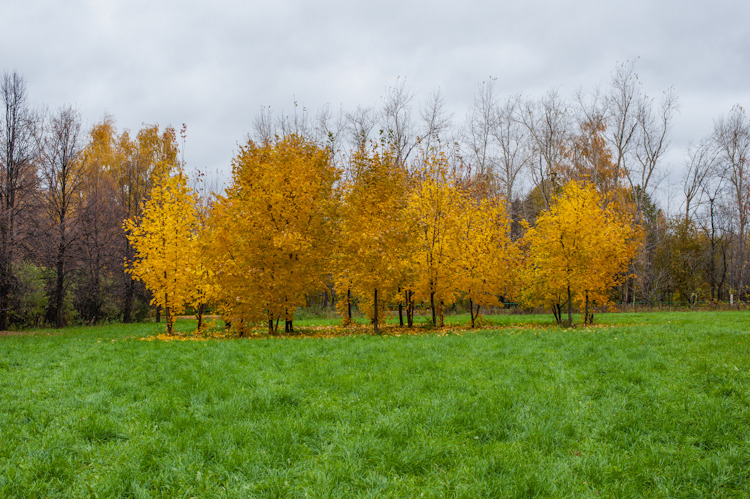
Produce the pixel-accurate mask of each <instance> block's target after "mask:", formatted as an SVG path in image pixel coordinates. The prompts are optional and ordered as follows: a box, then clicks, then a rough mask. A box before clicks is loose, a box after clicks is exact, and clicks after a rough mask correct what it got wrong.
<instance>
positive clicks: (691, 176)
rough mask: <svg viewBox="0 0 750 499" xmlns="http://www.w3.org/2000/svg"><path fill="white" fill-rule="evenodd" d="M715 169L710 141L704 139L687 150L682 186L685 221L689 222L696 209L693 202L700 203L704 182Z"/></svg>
mask: <svg viewBox="0 0 750 499" xmlns="http://www.w3.org/2000/svg"><path fill="white" fill-rule="evenodd" d="M715 169H716V148H715V147H714V144H713V143H712V142H711V141H710V140H708V139H704V140H703V141H701V142H700V143H699V144H698V145H697V146H695V147H690V148H689V149H688V163H687V171H686V172H685V175H684V179H683V185H682V192H683V194H685V220H690V219H691V217H692V216H693V214H694V212H695V210H696V208H697V207H696V206H695V205H694V204H693V201H694V200H695V201H697V202H698V203H697V204H699V203H700V198H701V196H702V195H703V194H704V193H705V190H706V180H707V179H708V177H709V176H710V175H712V174H713V173H714V171H715ZM696 197H697V198H698V199H696Z"/></svg>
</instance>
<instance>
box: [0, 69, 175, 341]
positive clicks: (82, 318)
mask: <svg viewBox="0 0 750 499" xmlns="http://www.w3.org/2000/svg"><path fill="white" fill-rule="evenodd" d="M0 92H2V103H3V106H4V111H5V112H4V113H3V115H2V121H0V123H1V124H2V132H3V133H2V139H0V140H1V143H2V152H1V154H2V156H1V157H0V168H1V169H0V330H4V329H7V328H8V327H23V326H37V325H41V324H51V325H55V326H58V327H60V326H63V325H65V324H70V323H96V322H101V321H110V320H119V321H125V322H130V321H138V320H143V319H144V318H146V317H148V315H149V313H150V305H149V303H150V300H151V296H150V293H149V292H148V291H147V290H146V289H145V287H144V286H143V285H142V284H140V283H139V282H136V281H134V280H133V279H131V277H130V275H129V274H127V273H126V272H125V267H124V264H127V263H128V262H132V261H133V258H134V257H135V255H134V253H133V250H132V246H131V245H130V244H129V242H128V239H127V237H126V233H125V231H124V229H123V221H124V220H127V219H128V218H131V217H137V216H138V215H139V213H140V210H141V208H142V205H143V202H144V201H145V200H147V199H148V198H149V196H150V190H151V188H152V186H153V183H154V179H155V174H156V172H157V171H158V169H159V168H160V167H162V165H165V164H167V163H169V164H171V163H173V162H174V161H175V160H176V157H177V151H178V147H177V140H176V134H175V131H174V130H173V129H171V128H166V129H164V130H160V129H159V127H158V126H147V127H144V128H143V129H142V130H140V131H138V133H137V134H136V135H135V136H131V135H130V134H129V133H128V132H127V131H125V132H121V133H118V132H117V131H116V128H115V126H114V123H113V121H111V120H105V121H104V122H102V123H99V124H97V125H96V126H95V127H93V129H92V130H90V131H88V132H85V131H83V130H82V125H81V118H80V116H79V114H78V113H77V112H76V111H75V110H74V109H72V108H71V107H62V108H60V109H59V110H56V111H54V112H49V111H39V110H37V109H35V108H34V107H33V106H32V105H31V103H30V102H29V99H28V96H27V93H26V85H25V81H24V79H23V78H22V77H21V76H20V75H18V74H16V73H12V74H5V75H4V76H3V78H2V85H1V88H0Z"/></svg>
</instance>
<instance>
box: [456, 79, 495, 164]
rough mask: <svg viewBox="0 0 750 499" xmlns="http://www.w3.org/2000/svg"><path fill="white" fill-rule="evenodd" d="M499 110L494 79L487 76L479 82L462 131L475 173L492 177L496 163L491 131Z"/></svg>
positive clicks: (493, 128)
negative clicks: (486, 78)
mask: <svg viewBox="0 0 750 499" xmlns="http://www.w3.org/2000/svg"><path fill="white" fill-rule="evenodd" d="M498 118H499V111H498V105H497V100H496V98H495V79H494V78H489V79H488V80H486V81H483V82H482V83H480V84H479V86H478V88H477V92H476V93H475V94H474V105H473V106H472V107H471V109H470V110H469V112H468V115H467V118H466V125H465V131H464V143H465V144H466V145H467V147H468V149H469V153H470V157H471V162H472V164H473V165H474V170H475V173H476V174H477V175H478V176H480V177H485V178H490V179H491V178H492V177H493V176H494V174H495V167H496V165H497V156H496V151H495V150H494V147H493V146H494V145H495V144H494V141H493V138H494V137H493V133H494V132H495V131H496V128H497V126H498V123H497V120H498Z"/></svg>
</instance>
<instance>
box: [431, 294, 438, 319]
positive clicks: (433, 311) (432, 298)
mask: <svg viewBox="0 0 750 499" xmlns="http://www.w3.org/2000/svg"><path fill="white" fill-rule="evenodd" d="M430 308H431V309H432V327H435V326H437V318H436V317H435V292H434V291H433V292H431V293H430Z"/></svg>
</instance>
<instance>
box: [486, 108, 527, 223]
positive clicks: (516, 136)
mask: <svg viewBox="0 0 750 499" xmlns="http://www.w3.org/2000/svg"><path fill="white" fill-rule="evenodd" d="M520 110H521V100H520V96H518V95H516V96H511V97H508V98H507V99H506V100H505V102H504V103H503V104H502V106H500V107H499V108H498V109H497V115H496V119H495V127H494V129H493V130H492V135H493V137H494V139H495V141H496V143H497V146H498V158H497V163H496V166H495V169H496V174H495V176H496V178H497V182H498V184H499V185H498V187H499V188H500V189H501V190H502V194H503V197H504V198H505V203H506V209H507V213H508V216H510V215H511V206H512V203H513V197H514V196H515V195H516V190H515V189H516V182H517V180H518V177H519V175H520V174H521V172H523V171H524V170H526V169H527V168H528V166H529V163H530V159H531V158H530V154H529V150H528V149H527V148H526V147H524V140H523V134H524V131H523V125H522V123H521V122H520V121H519V117H518V113H519V112H520Z"/></svg>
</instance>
